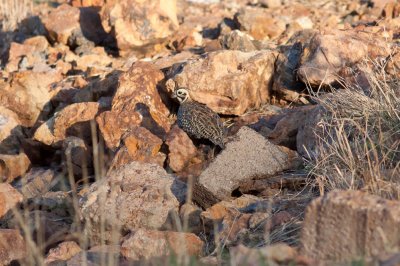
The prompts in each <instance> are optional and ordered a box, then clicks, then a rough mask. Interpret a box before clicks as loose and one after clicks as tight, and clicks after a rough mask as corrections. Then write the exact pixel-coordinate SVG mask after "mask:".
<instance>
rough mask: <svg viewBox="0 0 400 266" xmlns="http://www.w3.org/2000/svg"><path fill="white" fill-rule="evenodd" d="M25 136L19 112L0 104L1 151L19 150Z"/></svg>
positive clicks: (13, 151)
mask: <svg viewBox="0 0 400 266" xmlns="http://www.w3.org/2000/svg"><path fill="white" fill-rule="evenodd" d="M23 136H24V135H23V132H22V127H21V122H20V121H19V118H18V116H17V114H16V113H14V112H13V111H11V110H10V109H7V108H5V107H3V106H0V153H16V152H18V151H19V149H20V140H21V139H22V138H23Z"/></svg>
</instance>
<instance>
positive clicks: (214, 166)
mask: <svg viewBox="0 0 400 266" xmlns="http://www.w3.org/2000/svg"><path fill="white" fill-rule="evenodd" d="M235 136H236V139H235V140H233V141H232V142H230V143H228V144H227V145H226V148H225V149H224V150H223V151H222V152H221V154H220V155H218V156H217V158H215V160H214V161H213V162H212V163H211V164H210V165H209V167H208V168H207V169H206V170H204V172H203V173H202V174H201V175H200V177H199V178H198V180H197V182H196V185H195V188H194V190H193V193H194V200H195V201H196V202H197V203H199V204H200V205H201V206H202V207H208V206H210V205H212V204H214V203H216V202H218V201H220V200H223V199H228V198H230V197H231V194H232V192H233V191H234V190H235V189H237V188H238V187H239V186H240V184H241V183H242V182H245V181H247V180H251V179H260V178H266V177H269V176H273V175H275V174H277V173H279V172H281V171H283V170H287V169H292V168H293V167H295V165H296V164H298V163H299V161H298V159H299V158H298V156H297V153H296V152H294V151H291V150H286V149H283V148H282V147H278V146H276V145H274V144H272V143H271V142H269V141H268V140H267V139H265V138H264V137H263V136H261V135H260V134H258V133H257V132H255V131H254V130H252V129H250V128H248V127H243V128H241V129H240V130H239V132H238V133H237V135H235Z"/></svg>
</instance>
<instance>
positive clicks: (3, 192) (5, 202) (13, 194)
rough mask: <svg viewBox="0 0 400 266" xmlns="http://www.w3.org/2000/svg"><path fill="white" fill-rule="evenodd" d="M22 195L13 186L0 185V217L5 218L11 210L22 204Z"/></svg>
mask: <svg viewBox="0 0 400 266" xmlns="http://www.w3.org/2000/svg"><path fill="white" fill-rule="evenodd" d="M22 199H23V197H22V195H21V194H20V193H19V192H18V191H17V190H16V189H14V188H13V187H12V186H11V185H9V184H6V183H1V184H0V217H3V216H4V215H5V214H6V213H7V212H8V211H9V210H11V209H12V208H14V207H15V206H16V205H17V204H18V203H19V202H22Z"/></svg>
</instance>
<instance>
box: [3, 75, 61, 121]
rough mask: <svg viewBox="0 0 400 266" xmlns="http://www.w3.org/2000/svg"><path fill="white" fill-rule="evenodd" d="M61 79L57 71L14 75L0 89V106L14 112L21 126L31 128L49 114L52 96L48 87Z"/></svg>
mask: <svg viewBox="0 0 400 266" xmlns="http://www.w3.org/2000/svg"><path fill="white" fill-rule="evenodd" d="M61 79H62V76H61V74H60V73H59V72H57V71H50V72H32V71H24V72H19V73H16V74H14V75H13V76H12V79H11V82H10V83H9V84H7V85H6V86H5V87H4V88H1V89H0V104H1V105H3V106H4V107H6V108H8V109H10V110H12V111H14V112H15V113H16V114H17V115H18V117H19V119H20V121H21V123H22V125H23V126H28V127H31V126H33V125H34V124H35V123H36V122H37V120H40V119H43V118H45V117H46V115H47V114H48V113H49V112H50V106H49V103H50V99H51V97H52V96H53V95H52V92H51V88H50V85H51V84H52V83H54V82H57V81H59V80H61Z"/></svg>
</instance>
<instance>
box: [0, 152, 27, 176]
mask: <svg viewBox="0 0 400 266" xmlns="http://www.w3.org/2000/svg"><path fill="white" fill-rule="evenodd" d="M30 165H31V162H30V160H29V158H28V156H26V154H25V153H19V154H16V155H14V154H0V178H2V181H3V182H12V181H13V180H14V179H15V178H17V177H19V176H22V175H24V174H25V173H26V172H27V171H28V169H29V167H30Z"/></svg>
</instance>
